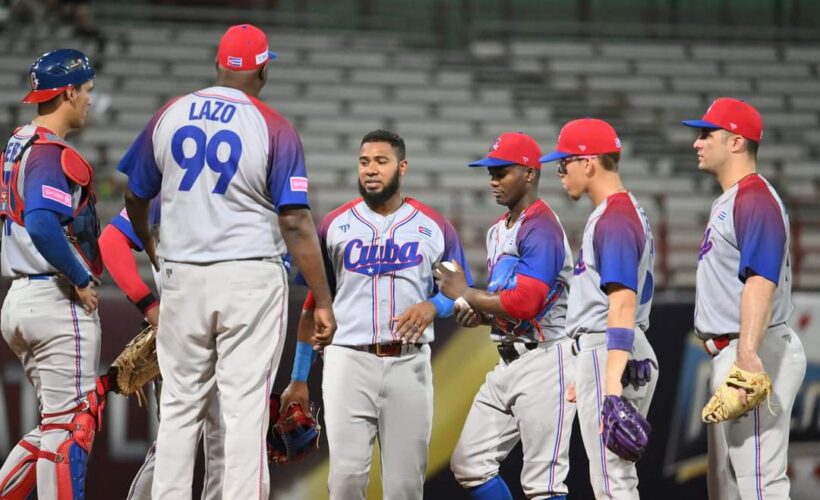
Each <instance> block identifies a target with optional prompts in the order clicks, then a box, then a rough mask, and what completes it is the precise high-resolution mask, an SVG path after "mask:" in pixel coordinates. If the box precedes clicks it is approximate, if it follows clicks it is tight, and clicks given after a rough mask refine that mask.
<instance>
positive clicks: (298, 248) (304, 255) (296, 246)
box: [279, 208, 333, 307]
mask: <svg viewBox="0 0 820 500" xmlns="http://www.w3.org/2000/svg"><path fill="white" fill-rule="evenodd" d="M279 229H280V230H281V232H282V238H283V239H284V240H285V244H286V245H287V246H288V250H289V251H290V254H291V256H293V261H294V263H296V266H297V267H298V268H299V272H301V273H302V276H303V277H304V278H305V281H306V282H307V285H308V287H309V288H310V289H311V290H312V291H313V295H314V297H315V298H316V305H317V306H318V307H330V306H331V303H332V302H333V298H332V297H331V295H330V287H329V286H328V284H327V276H326V275H325V264H324V260H323V259H322V252H321V249H320V248H319V238H318V237H317V236H316V227H315V226H314V225H313V218H312V217H311V215H310V210H308V209H306V208H294V209H290V210H286V211H283V212H282V213H280V214H279Z"/></svg>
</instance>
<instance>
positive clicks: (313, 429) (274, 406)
mask: <svg viewBox="0 0 820 500" xmlns="http://www.w3.org/2000/svg"><path fill="white" fill-rule="evenodd" d="M279 405H280V401H279V395H278V394H275V395H273V396H271V398H270V422H271V425H270V428H269V429H268V461H269V462H271V463H275V464H278V465H284V464H290V463H293V462H298V461H300V460H302V459H303V458H305V457H306V456H308V455H309V454H310V452H312V451H313V450H315V449H318V448H319V431H321V430H322V428H321V426H319V424H318V423H317V422H316V419H314V418H313V414H314V412H315V409H316V405H314V404H312V403H311V405H310V406H311V408H310V410H311V411H310V412H306V411H305V410H304V409H303V408H302V405H300V404H299V403H296V402H293V403H291V404H290V405H288V407H287V408H285V412H284V413H281V414H280V413H279Z"/></svg>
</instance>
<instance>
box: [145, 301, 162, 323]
mask: <svg viewBox="0 0 820 500" xmlns="http://www.w3.org/2000/svg"><path fill="white" fill-rule="evenodd" d="M145 321H147V322H148V324H150V325H151V326H153V327H154V328H156V327H157V326H159V305H157V306H155V307H152V308H151V309H148V310H147V311H146V312H145Z"/></svg>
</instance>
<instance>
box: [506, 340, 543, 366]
mask: <svg viewBox="0 0 820 500" xmlns="http://www.w3.org/2000/svg"><path fill="white" fill-rule="evenodd" d="M516 344H517V345H519V346H524V348H526V349H527V350H528V351H532V350H533V349H535V348H537V347H538V342H501V343H499V344H498V345H497V346H496V347H497V348H498V354H499V355H500V356H501V359H503V360H504V362H506V363H507V364H510V363H512V362H513V361H515V360H516V359H518V358H520V357H521V354H520V353H519V352H518V348H517V346H516Z"/></svg>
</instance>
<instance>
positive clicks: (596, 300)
mask: <svg viewBox="0 0 820 500" xmlns="http://www.w3.org/2000/svg"><path fill="white" fill-rule="evenodd" d="M654 262H655V250H654V243H653V239H652V230H651V229H650V227H649V220H648V219H647V217H646V213H645V212H644V210H643V208H641V206H640V204H639V203H638V200H636V199H635V197H634V196H632V194H630V193H616V194H613V195H611V196H610V197H609V198H607V199H606V200H604V201H603V202H601V204H600V205H598V206H597V207H595V210H593V211H592V214H591V215H590V216H589V220H588V221H587V225H586V227H585V229H584V238H583V243H582V245H581V251H580V252H579V254H578V261H577V263H576V264H575V270H574V272H573V274H574V275H575V277H574V279H573V282H572V289H571V290H570V293H569V306H568V311H567V332H568V333H569V334H570V335H571V336H572V337H577V336H578V335H579V334H581V333H585V332H601V333H603V332H605V331H606V328H607V318H608V315H609V297H608V296H607V295H606V293H605V292H604V288H605V287H606V285H608V284H610V283H618V284H620V285H623V286H625V287H626V288H629V289H630V290H633V291H634V292H635V293H637V295H638V307H637V310H636V312H635V326H636V327H639V328H641V329H643V330H644V331H646V329H648V328H649V310H650V308H651V307H652V295H653V290H654V285H653V283H654V280H653V272H654Z"/></svg>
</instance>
